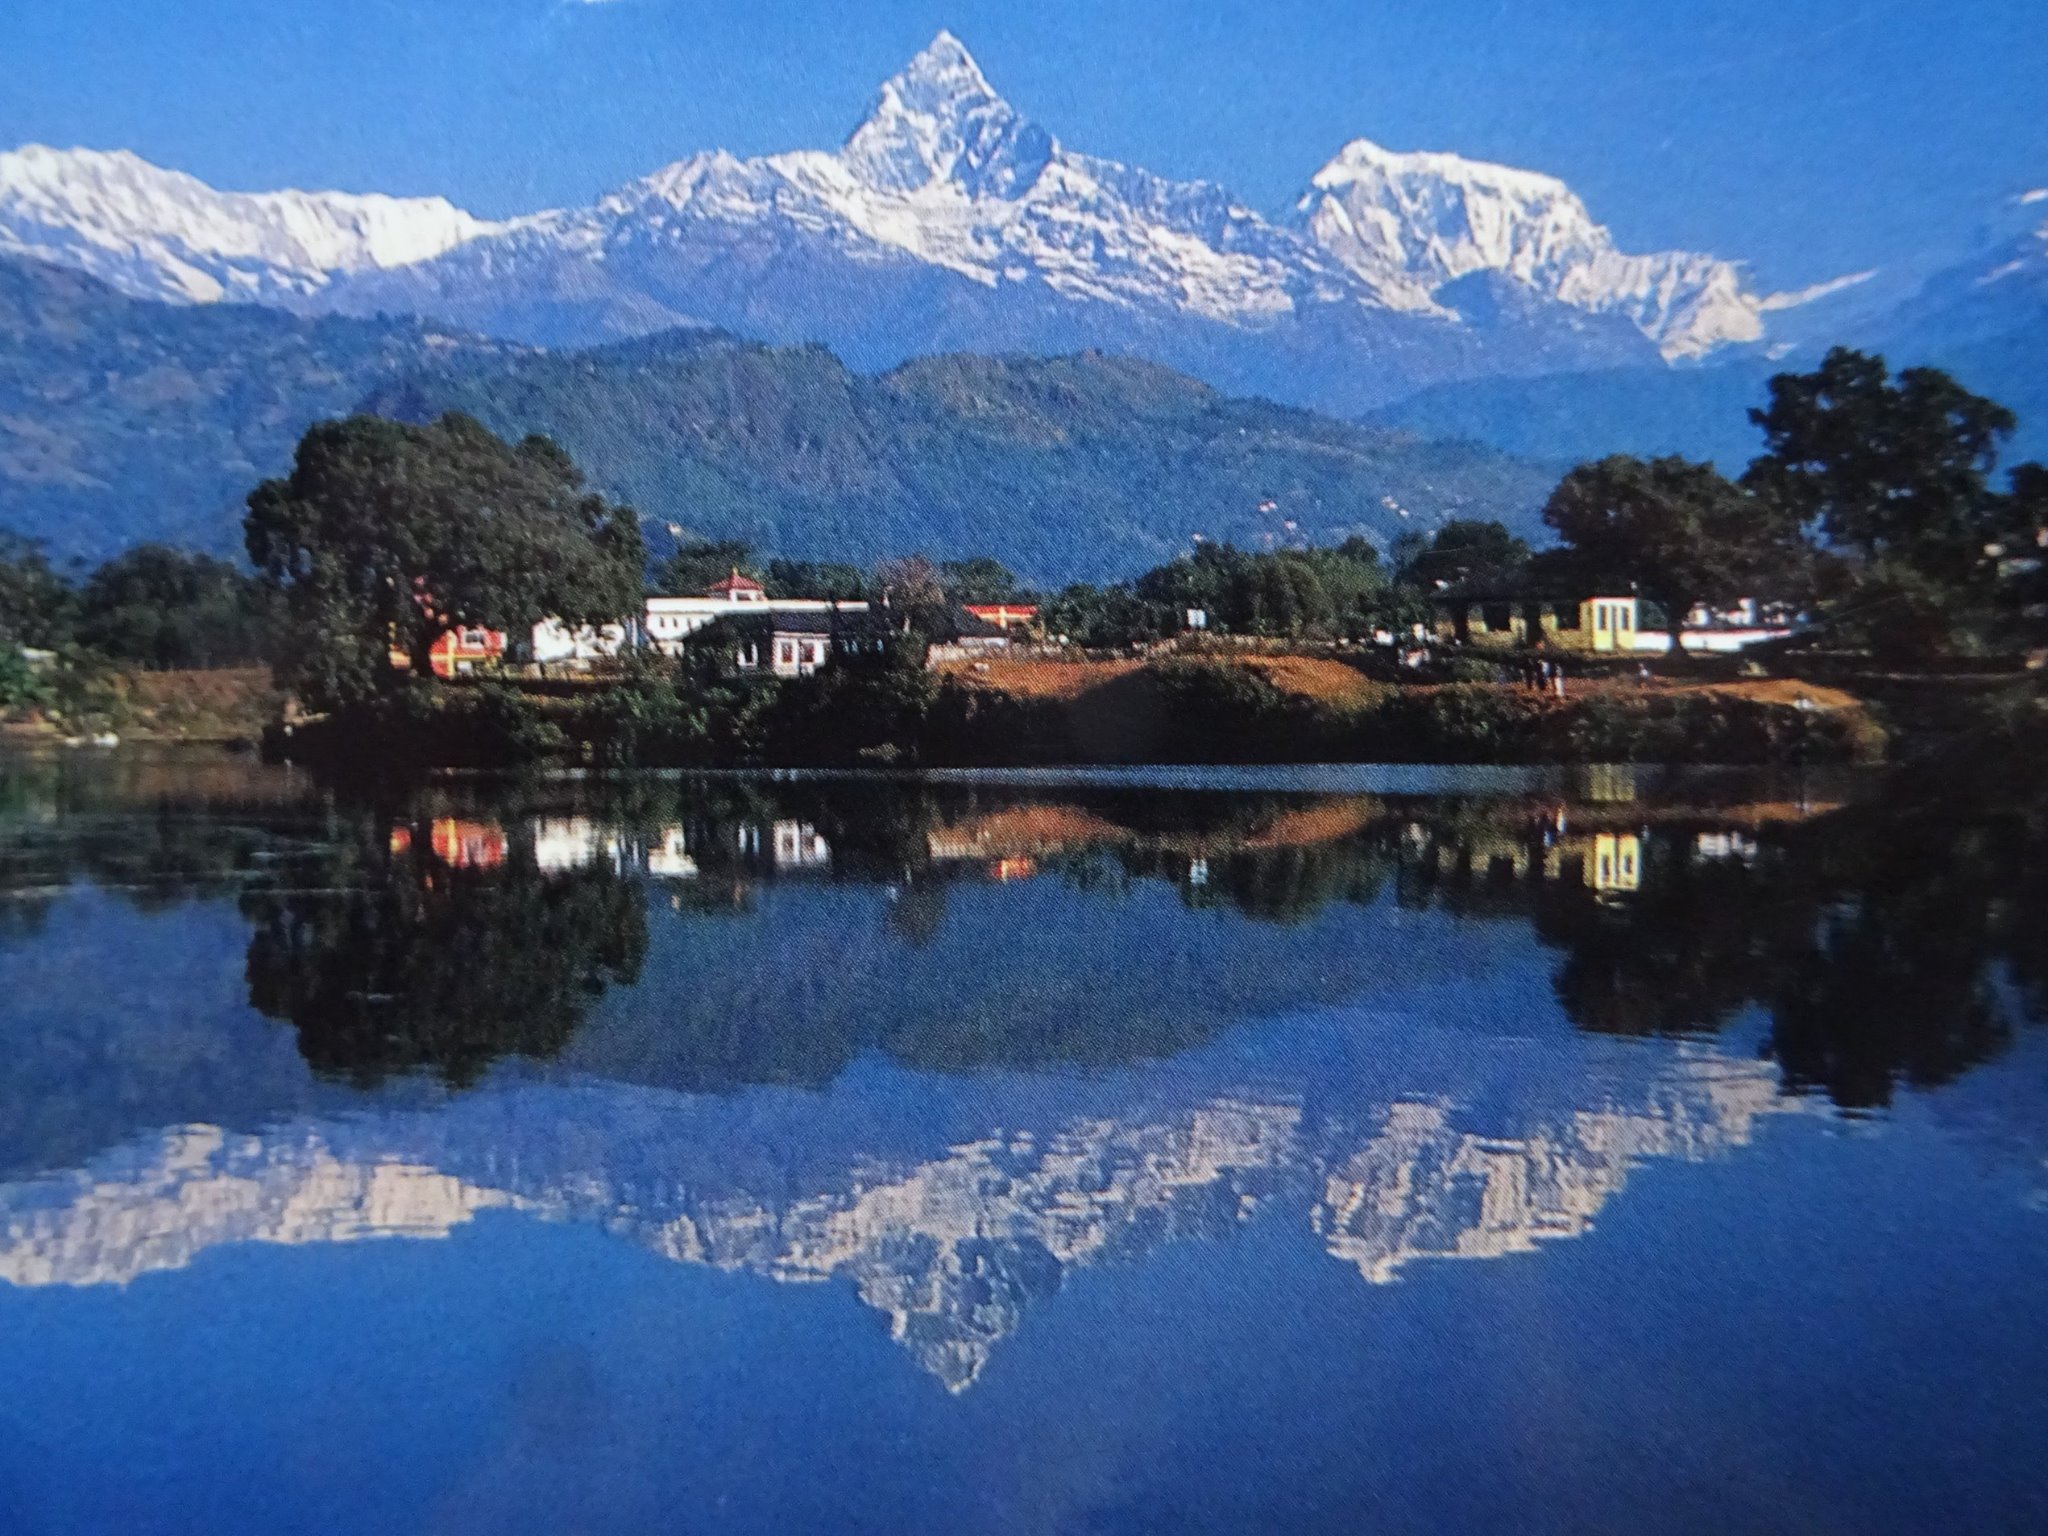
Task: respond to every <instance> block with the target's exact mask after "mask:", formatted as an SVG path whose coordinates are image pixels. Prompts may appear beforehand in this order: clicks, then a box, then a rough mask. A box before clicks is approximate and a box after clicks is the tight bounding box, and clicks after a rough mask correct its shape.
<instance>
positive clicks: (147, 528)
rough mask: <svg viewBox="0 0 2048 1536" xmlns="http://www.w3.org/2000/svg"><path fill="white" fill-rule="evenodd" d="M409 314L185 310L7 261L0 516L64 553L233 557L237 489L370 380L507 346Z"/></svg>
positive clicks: (0, 342) (344, 406)
mask: <svg viewBox="0 0 2048 1536" xmlns="http://www.w3.org/2000/svg"><path fill="white" fill-rule="evenodd" d="M506 350H507V349H505V348H503V347H501V346H500V345H498V344H497V343H493V342H481V341H476V340H473V339H470V338H464V337H457V336H451V335H448V334H446V333H445V332H443V331H441V330H439V329H437V328H436V327H434V326H432V325H430V324H425V323H422V322H419V321H413V320H341V319H324V320H307V319H300V318H297V317H294V316H291V315H287V314H283V313H281V312H279V311H276V310H270V309H260V308H257V307H255V306H253V305H243V304H214V305H208V306H205V307H201V308H181V307H178V306H174V305H168V304H153V303H149V302H146V301H143V300H139V299H130V298H125V297H123V296H122V295H120V294H117V293H115V292H114V291H113V290H112V289H110V288H107V287H104V286H103V285H101V284H100V283H98V282H95V281H94V280H93V279H91V278H89V277H85V276H82V275H80V274H78V273H75V272H67V271H63V270H60V269H58V268H56V267H50V266H44V265H42V264H40V263H37V262H30V261H19V260H6V259H0V528H4V529H6V530H9V531H12V532H14V533H18V534H23V535H27V536H29V537H31V538H37V539H41V540H43V541H45V542H46V543H47V545H48V547H49V549H50V552H51V554H52V555H53V556H54V557H55V558H56V559H57V560H58V561H59V562H60V563H61V562H64V561H68V560H70V559H72V558H74V557H76V558H80V559H85V560H88V561H96V560H99V559H103V558H105V557H106V556H108V555H111V554H114V553H116V552H118V551H119V550H122V549H125V548H127V547H129V546H130V545H134V544H138V543H142V542H147V541H154V542H160V543H166V544H174V545H181V546H184V547H188V548H194V549H203V550H206V551H209V552H211V553H214V554H226V555H234V554H239V552H240V550H241V544H242V511H243V506H242V500H243V498H244V497H245V496H247V495H248V493H249V490H250V488H251V487H252V486H254V485H255V484H256V482H257V481H258V480H261V479H262V478H264V477H265V476H266V475H274V474H278V473H280V472H281V471H283V470H284V469H286V468H288V467H289V466H290V464H291V454H292V447H293V445H294V444H295V443H296V442H297V441H298V440H299V436H300V434H301V433H303V432H304V431H305V430H306V428H307V427H308V426H309V425H310V424H311V423H313V422H314V421H317V420H319V419H321V418H322V417H326V416H334V415H340V414H342V413H345V412H347V411H348V410H350V409H351V408H352V407H354V405H355V404H356V403H357V402H358V401H359V400H360V399H361V398H362V397H363V395H364V394H365V393H367V392H368V391H369V390H370V389H372V388H373V387H374V386H375V385H376V384H377V383H379V382H381V381H383V380H385V379H389V378H391V377H393V376H395V375H397V374H400V373H403V372H405V371H408V370H411V369H416V368H420V367H422V366H425V365H427V364H428V363H430V362H432V361H434V360H437V359H442V358H446V357H448V356H451V355H477V354H496V353H502V352H504V351H506Z"/></svg>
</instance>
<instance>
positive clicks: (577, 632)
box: [533, 619, 633, 671]
mask: <svg viewBox="0 0 2048 1536" xmlns="http://www.w3.org/2000/svg"><path fill="white" fill-rule="evenodd" d="M632 644H633V632H632V626H631V624H629V623H628V622H626V621H624V620H621V621H619V622H616V623H612V624H579V625H577V626H576V627H575V628H574V629H571V628H570V627H569V626H568V625H567V624H564V623H563V622H562V621H561V620H560V619H542V620H541V621H540V622H539V623H538V624H536V625H534V626H533V659H534V660H535V661H537V662H539V663H540V664H541V665H542V666H544V667H561V668H564V669H566V670H569V671H579V670H581V671H587V670H588V669H589V668H590V667H591V665H592V664H593V663H596V662H603V661H616V660H617V659H618V658H619V657H620V656H622V655H624V654H625V652H626V651H627V650H629V649H630V648H631V647H632Z"/></svg>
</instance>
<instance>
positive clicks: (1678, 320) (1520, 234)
mask: <svg viewBox="0 0 2048 1536" xmlns="http://www.w3.org/2000/svg"><path fill="white" fill-rule="evenodd" d="M1294 224H1295V227H1296V228H1298V229H1300V230H1301V231H1302V232H1303V233H1304V234H1306V235H1307V236H1308V237H1309V238H1310V239H1311V240H1313V241H1315V242H1316V243H1317V244H1318V245H1320V246H1321V247H1322V248H1323V249H1324V250H1326V251H1328V252H1329V253H1330V254H1331V255H1332V256H1334V257H1335V258H1336V259H1337V260H1338V261H1340V262H1341V263H1343V265H1344V266H1345V267H1346V268H1348V269H1349V270H1351V271H1352V272H1354V273H1356V274H1357V275H1358V276H1359V277H1360V278H1362V279H1364V280H1365V281H1366V282H1368V283H1370V284H1371V285H1372V286H1373V287H1374V288H1375V289H1377V290H1378V291H1379V292H1380V293H1381V294H1382V295H1383V296H1384V297H1385V299H1386V301H1387V302H1388V303H1390V304H1392V305H1395V306H1396V307H1399V308H1404V309H1411V310H1418V311H1424V312H1428V311H1433V310H1439V309H1441V308H1443V307H1445V306H1444V303H1443V299H1442V296H1441V290H1442V289H1443V288H1444V287H1445V286H1446V285H1447V284H1450V283H1454V282H1457V281H1458V280H1459V279H1461V278H1465V277H1469V276H1471V275H1472V274H1474V273H1495V274H1499V275H1500V276H1501V277H1503V278H1506V279H1508V280H1509V281H1511V282H1513V283H1515V284H1518V285H1520V286H1521V287H1523V288H1525V289H1529V290H1532V291H1534V292H1536V293H1538V294H1541V295H1542V296H1544V297H1547V298H1551V299H1555V300H1557V301H1558V302H1561V303H1564V304H1568V305H1570V306H1572V307H1573V308H1576V309H1581V310H1585V311H1588V312H1590V313H1593V314H1615V313H1618V314H1622V315H1625V316H1627V317H1628V318H1629V319H1630V320H1632V321H1634V322H1635V324H1636V325H1637V326H1638V327H1639V328H1640V329H1641V330H1642V331H1643V333H1644V334H1645V335H1646V336H1648V337H1649V338H1650V339H1651V340H1652V341H1655V342H1656V343H1657V345H1658V347H1659V349H1660V350H1661V351H1662V352H1663V353H1664V355H1665V356H1666V357H1667V358H1676V357H1689V356H1696V355H1698V354H1700V353H1702V352H1706V351H1709V350H1711V349H1712V348H1714V347H1716V346H1719V345H1721V344H1723V343H1727V342H1747V341H1754V340H1756V339H1757V338H1758V337H1759V336H1761V335H1762V333H1763V328H1762V325H1761V322H1760V321H1759V319H1758V314H1759V301H1758V300H1757V298H1756V296H1755V295H1754V294H1752V293H1751V292H1750V291H1749V289H1748V286H1747V284H1746V282H1745V280H1744V278H1743V275H1742V273H1741V271H1740V269H1739V268H1738V267H1736V265H1735V264H1734V263H1732V262H1727V261H1721V260H1719V259H1717V258H1715V257H1711V256H1702V255H1697V254H1694V253H1692V252H1686V251H1666V252H1659V253H1656V254H1653V255H1646V256H1631V255H1628V254H1625V253H1624V252H1622V251H1620V250H1618V249H1617V248H1616V246H1615V244H1614V239H1613V236H1612V235H1611V234H1609V232H1608V231H1607V228H1606V227H1605V226H1604V225H1602V224H1599V223H1597V222H1595V220H1594V219H1593V216H1592V214H1591V213H1589V212H1588V211H1587V208H1586V205H1585V204H1584V202H1582V201H1581V200H1580V199H1579V197H1578V194H1576V193H1575V192H1573V191H1572V190H1571V188H1570V187H1568V186H1566V185H1565V183H1564V182H1562V181H1560V180H1558V178H1556V177H1555V176H1548V175H1544V174H1542V173H1541V172H1537V171H1525V170H1519V169H1516V168H1514V167H1511V166H1504V165H1494V164H1491V163H1489V162H1486V161H1483V160H1468V159H1466V158H1465V157H1464V156H1462V155H1454V154H1442V153H1431V152H1421V153H1401V152H1397V151H1394V150H1389V149H1384V148H1382V147H1381V146H1380V145H1378V144H1375V143H1373V142H1372V141H1371V140H1370V139H1353V140H1352V141H1351V142H1350V143H1349V144H1346V145H1345V146H1344V147H1343V149H1341V150H1339V151H1338V153H1337V154H1336V156H1335V157H1334V158H1333V159H1332V160H1331V161H1330V162H1329V163H1328V164H1327V165H1325V166H1324V167H1323V168H1322V169H1321V170H1320V171H1318V172H1317V173H1316V174H1315V176H1314V177H1313V178H1312V180H1311V181H1310V184H1309V188H1308V190H1307V191H1306V192H1304V193H1303V194H1302V195H1301V197H1300V199H1299V200H1298V201H1297V202H1296V204H1295V209H1294Z"/></svg>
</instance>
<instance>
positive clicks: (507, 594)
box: [244, 414, 646, 707]
mask: <svg viewBox="0 0 2048 1536" xmlns="http://www.w3.org/2000/svg"><path fill="white" fill-rule="evenodd" d="M244 528H245V531H246V534H247V542H248V548H249V558H250V559H251V560H252V561H253V562H254V563H255V565H256V568H257V569H258V570H259V571H260V572H262V573H263V575H264V576H265V577H266V578H267V579H268V580H269V582H270V583H271V584H272V585H273V586H274V587H276V588H277V589H278V591H279V592H281V593H282V597H283V607H284V613H285V619H286V622H287V625H288V627H289V629H290V632H291V633H290V640H289V644H288V647H287V651H286V654H287V655H288V656H289V658H290V664H289V665H288V666H287V667H286V668H285V674H286V678H287V681H288V682H289V683H290V685H291V686H294V687H296V688H298V689H299V690H300V691H301V692H302V693H304V694H305V695H306V696H307V699H308V702H310V703H313V704H314V705H315V706H316V707H332V706H334V705H338V704H344V703H347V702H349V701H351V700H354V699H359V698H362V697H365V696H366V695H368V694H370V693H372V692H374V691H375V690H377V689H378V688H379V687H381V686H384V685H385V684H387V683H388V682H389V681H390V680H391V679H392V678H393V676H394V672H393V669H392V667H391V665H390V660H389V653H390V650H391V649H392V648H393V647H394V646H395V647H396V648H397V649H398V650H399V651H401V652H402V653H403V654H404V655H406V656H408V657H409V658H410V660H411V671H412V675H413V676H414V677H419V678H424V677H426V676H428V675H430V669H429V653H430V650H431V648H432V646H433V644H434V641H435V640H437V639H438V638H439V637H440V636H441V635H442V634H443V633H445V632H446V631H447V630H449V629H451V628H454V627H456V626H459V625H476V626H481V627H485V628H490V629H500V630H508V631H510V630H518V629H523V628H526V627H529V626H531V625H533V624H535V623H537V622H538V621H540V620H541V619H544V618H549V617H555V618H559V619H562V620H563V621H565V622H567V623H570V624H587V623H603V622H608V621H614V620H616V619H617V618H618V617H619V616H620V615H621V614H627V613H631V612H633V611H634V610H635V609H636V608H637V607H638V606H639V603H640V596H641V591H642V574H643V570H644V567H645V563H646V549H645V546H644V544H643V543H642V542H641V537H640V524H639V519H638V517H637V516H636V515H635V514H634V513H633V511H632V510H631V509H630V508H627V507H617V506H613V505H611V504H610V503H608V502H607V501H606V500H605V499H604V498H603V497H601V496H598V495H595V494H593V493H591V492H589V491H586V490H585V489H583V484H582V476H581V475H580V474H579V473H578V472H577V469H576V466H575V465H574V464H573V463H571V462H570V460H569V457H568V455H567V454H565V453H563V452H562V450H561V449H560V448H558V447H556V446H555V444H554V443H552V442H551V441H549V440H548V439H547V438H545V437H539V436H534V437H528V438H526V439H525V440H523V441H522V442H520V443H519V444H517V445H516V446H511V445H507V444H506V443H505V442H504V441H502V440H501V439H500V438H498V437H497V436H495V435H494V434H493V433H491V432H490V431H489V430H488V429H487V428H485V427H484V426H483V425H482V424H481V423H479V422H477V421H475V420H473V419H471V418H470V417H467V416H460V415H453V414H451V415H447V416H443V417H442V418H441V419H440V420H439V421H437V422H434V423H433V424H432V425H430V426H413V425H408V424H405V423H401V422H395V421H385V420H383V419H381V418H378V417H374V416H352V417H349V418H348V419H347V420H343V421H326V422H321V423H318V424H317V425H315V426H314V427H312V428H311V429H310V430H309V431H308V432H307V433H306V435H305V437H304V438H302V439H301V440H300V442H299V448H298V454H297V457H296V460H295V462H294V464H293V468H292V473H291V474H290V476H289V477H287V478H285V479H282V480H266V481H265V482H264V483H263V484H262V485H260V486H258V487H257V488H256V489H255V490H254V491H253V492H251V493H250V496H249V514H248V517H247V519H246V520H245V522H244Z"/></svg>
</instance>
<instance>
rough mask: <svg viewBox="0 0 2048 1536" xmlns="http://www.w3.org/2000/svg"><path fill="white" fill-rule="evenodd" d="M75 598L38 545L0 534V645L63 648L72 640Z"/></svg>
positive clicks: (13, 536)
mask: <svg viewBox="0 0 2048 1536" xmlns="http://www.w3.org/2000/svg"><path fill="white" fill-rule="evenodd" d="M75 597H76V595H75V594H74V593H73V592H72V590H71V586H70V583H68V582H67V581H65V579H64V578H63V577H62V576H60V575H58V574H57V572H56V571H54V570H52V569H51V568H50V561H49V558H48V556H46V555H45V554H44V553H43V547H42V545H41V544H40V543H39V542H37V541H35V540H33V539H24V538H22V537H20V536H19V535H18V534H12V533H8V532H6V531H4V530H0V644H6V643H9V642H11V643H12V644H13V645H18V646H19V645H27V646H35V647H37V648H39V649H45V650H53V649H55V648H56V647H58V646H60V645H62V644H63V643H64V642H65V641H66V640H68V639H70V637H71V621H72V618H73V612H74V604H75Z"/></svg>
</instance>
